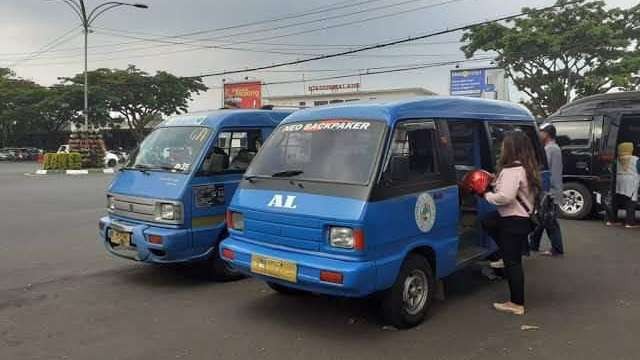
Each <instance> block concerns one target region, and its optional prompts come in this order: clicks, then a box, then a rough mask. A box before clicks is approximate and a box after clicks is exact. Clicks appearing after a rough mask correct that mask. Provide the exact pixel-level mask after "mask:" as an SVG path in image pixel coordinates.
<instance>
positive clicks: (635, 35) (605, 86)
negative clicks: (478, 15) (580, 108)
mask: <svg viewBox="0 0 640 360" xmlns="http://www.w3.org/2000/svg"><path fill="white" fill-rule="evenodd" d="M557 5H560V6H559V7H556V8H554V9H551V10H545V11H536V10H534V9H530V8H524V9H523V12H524V13H526V16H524V17H520V18H517V19H514V20H511V21H508V22H507V23H506V24H504V25H503V24H499V23H491V24H486V25H480V26H476V27H474V28H472V29H470V30H469V31H467V32H465V33H464V35H463V36H462V41H465V42H467V43H466V45H464V46H463V47H462V50H463V51H464V53H465V55H466V57H467V58H470V57H472V56H473V55H474V54H475V53H476V52H477V51H480V50H482V51H494V52H495V53H496V54H497V56H496V62H497V64H498V65H499V66H500V67H503V68H504V69H505V70H506V72H507V76H509V78H510V79H512V80H513V82H514V84H515V85H516V87H517V88H518V89H519V90H520V91H522V92H524V93H525V94H527V95H528V97H529V99H528V100H527V101H525V102H524V104H525V105H526V106H527V107H529V109H530V110H531V111H532V112H533V113H534V114H536V115H539V116H545V117H546V116H548V115H550V114H552V113H553V112H555V111H556V110H558V108H560V107H561V106H562V105H564V104H566V103H567V102H569V101H570V100H572V98H574V97H576V96H586V95H592V94H597V93H604V92H607V91H609V90H611V89H614V88H621V89H625V90H632V89H638V86H640V80H639V79H638V69H640V47H639V46H640V45H639V44H638V39H640V36H639V34H640V26H638V25H639V24H640V15H639V12H640V5H636V6H634V7H633V8H630V9H627V10H624V9H620V8H613V9H606V8H605V2H604V1H588V0H581V1H578V2H573V1H571V2H570V1H568V0H558V2H557Z"/></svg>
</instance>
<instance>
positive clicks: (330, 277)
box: [320, 270, 343, 284]
mask: <svg viewBox="0 0 640 360" xmlns="http://www.w3.org/2000/svg"><path fill="white" fill-rule="evenodd" d="M320 281H324V282H329V283H334V284H342V281H343V276H342V273H341V272H336V271H326V270H323V271H320Z"/></svg>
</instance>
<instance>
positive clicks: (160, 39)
mask: <svg viewBox="0 0 640 360" xmlns="http://www.w3.org/2000/svg"><path fill="white" fill-rule="evenodd" d="M377 1H380V0H368V1H360V2H357V3H352V4H349V5H343V6H333V7H320V8H314V9H311V10H310V11H308V12H305V13H304V16H308V15H312V14H317V13H321V12H327V11H333V10H337V9H343V8H348V7H353V6H357V5H362V4H365V3H373V2H377ZM416 1H423V0H406V1H402V2H399V3H395V4H390V5H385V6H379V7H374V8H368V9H363V10H358V11H355V12H351V13H346V14H339V15H334V16H329V17H323V18H320V19H314V20H311V21H305V22H298V23H294V24H287V25H283V26H279V27H275V28H271V29H259V30H253V31H245V32H239V33H232V34H227V35H224V36H222V37H216V38H210V39H194V40H190V41H170V40H163V39H171V38H180V37H185V36H191V35H195V34H202V33H207V32H213V31H220V30H227V29H233V28H238V27H241V26H249V25H256V24H262V23H268V22H273V21H281V20H284V19H289V18H294V17H301V16H300V14H293V15H289V16H283V17H280V18H275V19H268V20H263V21H257V22H253V23H247V24H242V25H234V26H227V27H221V28H216V29H210V30H203V31H197V32H191V33H185V34H179V35H172V36H159V37H158V38H142V37H137V36H127V35H122V34H131V33H134V34H135V33H140V32H132V31H123V30H112V29H108V28H101V27H94V28H98V29H102V30H104V31H107V32H111V33H116V34H118V36H120V37H125V38H131V39H136V40H137V41H130V42H125V43H120V44H114V45H116V46H118V47H121V46H122V45H127V44H134V43H140V42H161V43H164V44H167V45H166V46H172V45H187V46H197V44H198V42H202V41H211V40H217V39H225V38H229V37H234V36H240V35H246V34H252V33H259V32H265V31H274V30H279V29H283V28H288V27H293V26H299V25H306V24H311V23H315V22H320V21H326V20H331V19H336V18H341V17H347V16H353V15H355V14H361V13H365V12H369V11H376V10H380V9H386V8H391V7H397V6H400V5H406V4H409V3H412V2H416ZM459 1H465V0H448V1H444V2H441V3H435V4H428V5H425V6H421V7H418V8H412V9H409V10H404V11H401V12H396V13H391V14H385V15H381V16H376V17H371V18H365V19H361V20H356V21H351V22H348V23H342V24H336V25H333V26H331V25H330V26H323V27H321V28H315V29H310V30H304V31H301V32H296V33H291V34H281V35H277V36H272V37H269V38H266V39H274V38H282V37H288V36H294V35H300V34H303V33H309V32H315V31H319V30H326V29H330V28H334V27H343V26H347V25H353V24H358V23H362V22H366V21H372V20H376V19H380V18H386V17H390V16H397V15H400V14H404V13H408V12H414V11H418V10H423V9H425V8H431V7H436V6H442V5H446V4H449V3H453V2H459ZM342 3H344V2H341V3H337V4H342ZM143 34H149V33H143ZM149 35H151V34H149ZM153 35H156V34H153ZM235 43H246V44H256V42H255V40H249V41H240V42H235ZM235 43H233V42H232V43H229V44H226V45H231V44H235ZM258 44H259V43H258ZM224 45H225V44H223V45H217V44H216V45H202V46H213V47H214V48H215V47H216V46H218V47H219V48H221V49H224V47H223V46H224ZM265 45H268V46H274V45H276V46H277V45H278V44H273V43H270V44H265ZM105 46H111V45H105ZM358 46H360V45H358ZM98 47H103V46H92V47H91V48H98ZM148 48H154V49H155V48H157V46H149V47H142V48H140V49H139V50H144V49H148ZM68 50H74V49H68ZM133 50H138V49H133ZM229 50H236V49H232V48H231V49H229ZM237 50H240V51H249V50H247V49H237ZM125 51H131V50H128V49H120V50H112V52H125ZM272 51H273V50H272ZM263 52H264V51H263ZM3 55H7V54H3ZM297 55H311V54H297Z"/></svg>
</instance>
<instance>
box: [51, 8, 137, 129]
mask: <svg viewBox="0 0 640 360" xmlns="http://www.w3.org/2000/svg"><path fill="white" fill-rule="evenodd" d="M61 1H63V2H64V3H65V4H67V5H68V6H69V7H70V8H71V9H72V10H73V12H75V13H76V15H78V17H79V18H80V21H81V22H82V28H83V31H84V130H85V131H87V130H89V59H88V47H89V46H88V45H89V32H90V31H91V25H92V24H93V22H94V21H95V20H96V19H97V18H98V17H99V16H100V15H102V14H104V13H105V12H106V11H109V10H111V9H114V8H117V7H120V6H131V7H135V8H138V9H148V8H149V6H148V5H145V4H138V3H136V4H132V3H125V2H120V1H107V2H104V3H102V4H100V5H97V6H96V7H94V8H93V9H92V10H91V11H90V12H88V13H87V8H86V6H85V3H84V0H61Z"/></svg>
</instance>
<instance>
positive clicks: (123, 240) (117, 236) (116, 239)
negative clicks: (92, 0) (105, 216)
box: [111, 229, 131, 246]
mask: <svg viewBox="0 0 640 360" xmlns="http://www.w3.org/2000/svg"><path fill="white" fill-rule="evenodd" d="M111 243H112V244H114V245H120V246H131V233H128V232H122V231H117V230H113V229H112V230H111Z"/></svg>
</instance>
